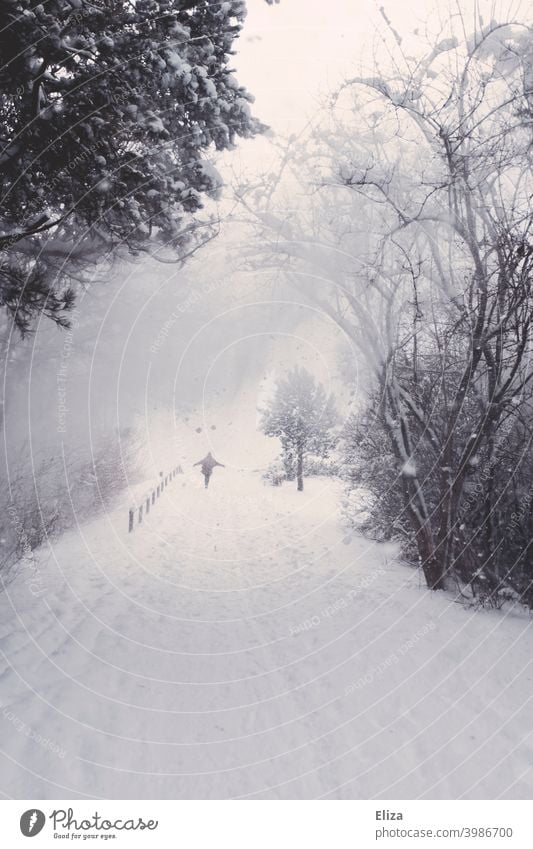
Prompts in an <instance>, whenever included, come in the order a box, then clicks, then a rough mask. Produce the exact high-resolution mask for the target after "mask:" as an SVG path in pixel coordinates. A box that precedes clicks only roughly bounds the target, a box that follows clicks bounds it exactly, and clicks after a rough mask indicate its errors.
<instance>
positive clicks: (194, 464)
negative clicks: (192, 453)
mask: <svg viewBox="0 0 533 849" xmlns="http://www.w3.org/2000/svg"><path fill="white" fill-rule="evenodd" d="M201 463H202V461H201V460H198V462H197V463H193V464H192V467H193V469H194V467H195V466H200V465H201Z"/></svg>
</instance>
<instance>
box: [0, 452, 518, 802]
mask: <svg viewBox="0 0 533 849" xmlns="http://www.w3.org/2000/svg"><path fill="white" fill-rule="evenodd" d="M185 471H186V473H185V474H184V475H183V476H179V477H177V478H176V479H175V480H174V481H173V482H172V483H171V485H170V486H169V487H168V489H167V490H166V492H165V494H164V496H163V497H162V498H161V499H160V500H159V501H158V502H157V504H156V507H155V508H154V509H153V510H152V511H151V513H150V515H149V517H148V518H147V520H146V521H145V522H144V523H143V525H142V526H136V527H135V531H134V533H132V534H128V533H127V516H126V508H127V502H126V501H125V502H124V504H123V505H122V506H119V508H117V510H116V511H115V512H113V513H110V514H108V515H107V516H106V517H104V518H100V519H99V520H97V521H94V522H93V523H91V524H87V525H86V526H83V527H80V528H79V529H78V530H77V531H75V532H71V533H69V534H67V535H65V536H64V537H63V538H62V539H60V540H59V541H58V542H57V543H56V544H55V545H54V546H53V548H50V549H48V548H47V549H41V550H40V551H39V552H37V554H36V558H35V563H34V564H33V565H31V563H26V564H23V565H22V566H21V567H20V569H19V574H18V576H17V577H16V579H15V580H14V581H12V582H11V583H10V584H9V585H8V586H7V588H6V591H5V592H4V593H3V594H2V596H1V598H0V605H1V648H2V667H3V668H2V675H1V698H2V708H1V711H0V722H1V727H2V736H3V738H4V740H5V743H4V753H3V756H2V776H3V782H2V788H1V789H2V791H3V793H4V794H5V795H6V796H9V797H14V798H21V797H22V798H64V797H69V798H78V797H79V798H91V797H98V798H132V799H135V798H243V797H245V798H265V799H266V798H274V799H285V798H297V799H302V798H336V799H344V798H420V797H421V798H496V797H502V798H524V799H525V798H530V797H531V794H532V790H533V780H532V773H531V766H532V764H533V741H532V739H531V735H532V727H533V726H532V723H531V705H530V701H531V697H530V698H529V699H524V691H525V690H526V691H531V692H532V693H533V688H532V687H531V683H530V682H531V676H532V673H531V658H532V657H533V635H532V633H531V629H530V619H529V617H528V616H527V615H526V614H524V613H521V612H520V611H514V612H513V611H507V612H506V611H502V612H476V611H473V610H467V609H464V608H462V607H461V606H459V605H457V604H455V603H454V602H453V600H452V599H451V598H449V597H446V596H445V595H444V594H430V593H428V592H427V591H425V590H424V589H423V588H422V587H421V585H420V582H419V577H418V575H417V573H416V572H415V571H414V570H412V569H410V568H408V567H407V566H402V565H399V564H398V563H396V562H395V557H397V553H396V551H395V549H394V547H393V546H390V545H382V544H381V545H380V544H377V543H373V542H371V541H368V540H365V539H363V538H362V537H359V536H357V535H355V536H354V535H349V536H346V533H345V531H343V529H342V527H341V525H340V523H339V516H338V506H337V505H338V501H339V490H338V487H339V484H338V482H337V481H335V480H331V479H327V478H316V479H312V480H309V481H307V482H306V489H305V491H304V493H298V492H296V489H295V488H294V486H293V485H291V484H285V485H284V486H283V487H277V488H276V487H268V486H265V485H263V483H262V481H261V478H260V475H259V473H257V472H256V473H254V472H253V471H251V470H248V471H246V472H242V471H237V470H235V469H231V468H228V469H216V470H215V473H214V475H213V479H212V481H211V487H210V489H209V490H208V491H207V492H206V491H205V490H204V489H203V483H202V481H201V476H200V474H199V472H198V470H197V469H194V470H192V471H190V470H188V468H186V469H185ZM147 486H148V484H147ZM524 679H528V681H529V683H527V684H526V683H525V681H524Z"/></svg>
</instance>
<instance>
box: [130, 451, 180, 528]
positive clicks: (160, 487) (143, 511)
mask: <svg viewBox="0 0 533 849" xmlns="http://www.w3.org/2000/svg"><path fill="white" fill-rule="evenodd" d="M182 474H183V469H182V468H181V466H176V467H175V468H174V469H171V470H170V472H169V473H168V474H167V475H164V474H163V472H159V483H158V484H157V486H154V488H153V489H152V492H151V493H149V494H148V495H147V496H146V499H143V500H142V502H141V504H139V506H138V507H130V509H129V512H128V532H129V533H130V534H131V532H132V531H133V529H134V527H135V525H136V524H137V525H140V524H141V523H142V520H143V518H144V517H145V516H148V514H149V512H150V509H151V508H152V507H154V506H155V503H156V501H157V499H158V498H160V497H161V495H163V493H164V491H165V489H166V488H167V486H168V485H169V483H171V481H172V480H173V479H174V478H175V477H176V475H182ZM135 516H137V522H135Z"/></svg>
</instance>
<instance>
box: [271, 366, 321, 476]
mask: <svg viewBox="0 0 533 849" xmlns="http://www.w3.org/2000/svg"><path fill="white" fill-rule="evenodd" d="M336 423H337V412H336V409H335V404H334V400H333V396H332V395H327V393H326V390H325V389H324V387H323V386H322V384H321V383H317V382H316V381H315V379H314V377H313V375H311V374H309V372H308V371H306V369H300V368H295V369H293V370H292V371H290V372H289V374H288V375H287V377H286V379H285V380H281V381H279V383H278V384H277V387H276V392H275V394H274V396H273V398H272V400H271V401H270V402H269V404H268V405H267V407H266V408H265V409H264V410H263V411H262V420H261V429H262V430H263V433H265V434H266V435H267V436H277V437H278V438H279V439H280V440H281V446H282V449H283V461H284V465H285V469H287V468H294V464H295V465H296V479H297V481H298V489H299V490H300V491H301V490H303V488H304V482H303V475H304V462H305V458H306V456H307V455H309V454H315V455H318V456H319V457H327V455H328V453H329V451H330V450H331V449H332V448H333V446H334V445H335V442H336V435H335V433H334V432H333V428H334V427H335V424H336Z"/></svg>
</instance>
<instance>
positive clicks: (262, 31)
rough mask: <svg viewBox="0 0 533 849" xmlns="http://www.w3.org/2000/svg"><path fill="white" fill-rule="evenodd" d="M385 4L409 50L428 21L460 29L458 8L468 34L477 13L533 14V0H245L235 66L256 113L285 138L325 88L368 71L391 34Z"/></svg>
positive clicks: (433, 25) (488, 17)
mask: <svg viewBox="0 0 533 849" xmlns="http://www.w3.org/2000/svg"><path fill="white" fill-rule="evenodd" d="M380 7H381V8H384V10H385V13H386V15H387V17H388V18H389V19H390V20H391V23H392V25H393V27H394V28H395V29H396V30H397V31H398V32H399V34H400V35H401V36H402V38H403V39H404V44H406V45H408V44H409V41H410V38H409V37H410V35H411V34H412V32H413V30H414V29H416V28H417V27H420V29H421V30H423V29H424V25H425V23H426V22H428V23H429V25H430V28H431V29H436V30H438V29H439V28H440V27H439V24H440V19H441V18H443V19H444V18H446V17H447V16H448V12H449V11H451V12H452V14H454V13H455V14H457V26H458V28H459V27H460V23H459V14H458V13H459V11H460V12H461V13H462V14H463V16H464V19H465V21H466V26H467V28H468V29H469V30H470V31H471V30H472V29H473V25H474V21H475V20H476V18H477V16H478V14H479V13H481V14H482V15H483V18H484V21H485V23H488V22H489V21H490V20H491V18H493V17H496V18H502V17H505V16H506V15H507V14H509V12H510V13H511V15H513V14H514V15H521V16H522V17H523V18H524V17H525V18H526V19H527V17H528V14H527V10H528V8H529V11H530V13H531V3H530V2H529V0H526V1H525V2H524V0H444V2H443V0H408V2H406V0H328V1H327V2H324V0H320V2H319V0H281V2H280V3H279V5H275V6H269V5H267V3H265V2H264V0H248V18H247V21H246V25H245V29H244V32H243V34H242V36H241V38H240V40H239V42H238V43H237V56H236V57H235V66H236V68H237V70H238V75H237V78H238V79H239V82H241V83H242V84H244V85H245V86H246V87H247V88H248V89H249V91H251V92H252V93H253V94H254V95H255V97H256V105H255V110H254V111H255V114H256V115H257V116H258V117H260V118H261V119H262V120H263V121H265V122H266V123H268V124H270V125H271V126H272V128H273V129H274V130H277V131H279V132H282V133H286V132H295V131H298V130H299V129H300V128H301V127H303V126H304V124H305V122H306V119H307V118H308V117H309V116H310V115H311V114H312V112H313V107H314V105H315V104H316V103H317V99H318V96H319V94H320V92H321V91H322V92H326V91H328V90H329V89H331V88H332V87H333V86H334V85H335V84H336V83H337V82H338V81H339V79H342V77H343V76H344V74H343V72H347V73H349V74H352V75H353V74H354V71H357V70H358V69H359V68H360V66H361V63H362V64H363V67H365V68H366V69H367V70H368V68H369V66H370V61H371V58H372V55H373V53H374V51H375V48H376V47H377V48H378V49H379V46H380V42H381V39H382V37H383V34H384V32H385V30H386V24H385V22H384V19H383V17H382V15H381V13H380ZM407 49H408V48H407Z"/></svg>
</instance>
